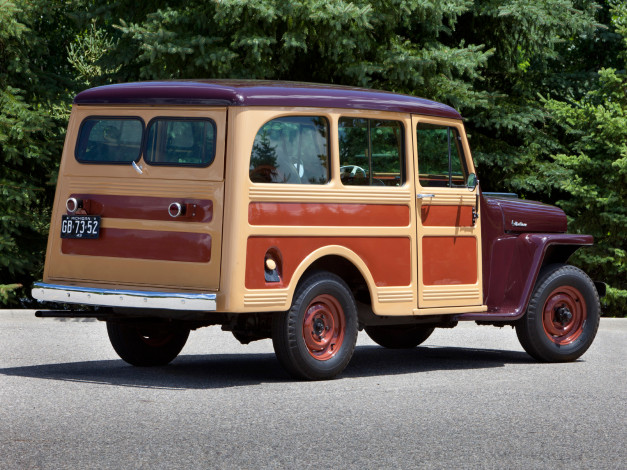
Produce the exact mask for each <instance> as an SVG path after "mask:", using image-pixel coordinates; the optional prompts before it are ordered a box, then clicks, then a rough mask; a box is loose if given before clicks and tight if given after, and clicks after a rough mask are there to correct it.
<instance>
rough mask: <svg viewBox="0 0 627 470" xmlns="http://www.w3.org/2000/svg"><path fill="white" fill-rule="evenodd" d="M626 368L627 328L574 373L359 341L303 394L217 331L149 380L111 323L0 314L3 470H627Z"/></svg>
mask: <svg viewBox="0 0 627 470" xmlns="http://www.w3.org/2000/svg"><path fill="white" fill-rule="evenodd" d="M626 355H627V319H606V318H604V319H602V320H601V326H600V329H599V333H598V335H597V338H596V340H595V342H594V344H593V345H592V347H591V348H590V350H589V351H588V352H587V353H586V354H585V355H584V356H583V357H582V358H581V359H580V360H578V361H576V362H573V363H566V364H540V363H537V362H535V361H534V360H532V359H531V358H530V357H529V356H527V354H526V353H525V352H524V351H523V350H522V348H521V347H520V345H519V344H518V340H517V338H516V334H515V332H514V331H513V330H512V329H511V328H509V327H506V328H494V327H486V326H476V325H475V324H474V323H467V324H461V325H460V326H458V327H457V328H454V329H451V330H436V332H435V333H434V334H433V335H432V336H431V337H430V338H429V339H428V340H427V341H426V342H425V343H424V345H423V346H421V347H418V348H416V349H413V350H409V351H392V350H386V349H383V348H380V347H378V346H376V345H375V344H374V343H373V342H372V341H371V340H370V339H369V338H368V337H367V336H366V334H365V333H364V332H361V333H360V334H359V340H358V346H357V349H356V351H355V355H354V356H353V360H352V362H351V363H350V364H349V366H348V368H347V369H346V370H345V372H344V373H343V374H342V375H341V376H340V377H339V378H338V379H336V380H331V381H326V382H299V381H294V380H292V379H290V378H289V377H288V376H287V374H286V373H285V372H284V371H283V370H282V369H281V367H280V366H279V363H278V361H277V360H276V359H275V357H274V353H273V350H272V343H271V341H269V340H264V341H259V342H255V343H251V344H250V345H247V346H243V345H240V344H239V343H238V342H237V341H236V340H235V339H234V338H233V337H232V336H231V335H230V334H229V333H225V332H222V331H220V329H219V328H218V327H211V328H204V329H201V330H198V331H194V332H192V333H191V335H190V339H189V341H188V343H187V345H186V346H185V348H184V349H183V352H182V353H181V355H180V356H179V357H178V358H177V359H176V360H175V361H174V362H173V363H172V364H170V365H169V366H167V367H159V368H148V369H146V368H135V367H132V366H129V365H127V364H126V363H124V362H122V361H121V360H120V359H119V358H118V357H117V356H116V354H115V352H114V351H113V349H112V348H111V346H110V344H109V341H108V338H107V333H106V327H105V324H104V323H101V322H98V321H95V320H92V321H81V320H71V321H70V320H66V321H60V320H55V319H37V318H35V317H34V313H33V312H32V311H11V310H0V469H57V468H58V469H66V468H67V469H90V468H102V469H115V468H120V469H122V468H123V469H129V468H145V469H160V468H168V469H169V468H177V469H178V468H180V469H187V468H192V469H195V468H199V469H206V468H233V469H235V468H251V469H252V468H254V469H257V468H290V469H291V468H299V469H300V468H316V469H324V468H351V469H352V468H358V469H364V468H399V469H413V468H419V469H423V468H445V469H449V468H464V469H466V468H470V469H472V468H494V469H497V468H498V469H501V468H524V469H532V468H533V469H537V468H550V469H561V468H564V469H578V468H581V469H589V468H612V469H625V468H627V447H626V444H627V387H626V385H627V362H626V360H625V357H626Z"/></svg>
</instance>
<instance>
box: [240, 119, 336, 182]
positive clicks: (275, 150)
mask: <svg viewBox="0 0 627 470" xmlns="http://www.w3.org/2000/svg"><path fill="white" fill-rule="evenodd" d="M328 168H329V123H328V121H327V119H326V118H324V117H321V116H286V117H281V118H277V119H273V120H272V121H269V122H267V123H265V124H264V125H263V126H261V129H259V131H258V132H257V135H256V136H255V141H254V143H253V150H252V152H251V154H250V167H249V175H250V180H251V181H252V182H254V183H287V184H324V183H326V182H327V181H329V170H328Z"/></svg>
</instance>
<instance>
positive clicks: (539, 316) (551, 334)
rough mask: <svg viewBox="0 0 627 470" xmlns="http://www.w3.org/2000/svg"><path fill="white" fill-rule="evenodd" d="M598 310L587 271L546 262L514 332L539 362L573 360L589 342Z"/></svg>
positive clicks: (593, 287) (593, 331)
mask: <svg viewBox="0 0 627 470" xmlns="http://www.w3.org/2000/svg"><path fill="white" fill-rule="evenodd" d="M600 310H601V308H600V305H599V296H598V293H597V290H596V288H595V286H594V283H593V282H592V280H591V279H590V278H589V277H588V276H587V275H586V273H584V272H583V271H582V270H580V269H578V268H576V267H574V266H569V265H563V264H554V265H549V266H547V267H546V268H544V269H543V270H542V271H541V273H540V275H539V276H538V280H537V282H536V287H535V288H534V291H533V294H532V296H531V300H530V301H529V306H528V307H527V312H526V313H525V316H524V317H522V318H521V319H520V320H519V321H518V323H517V324H516V334H517V336H518V339H519V340H520V344H521V345H522V347H523V348H524V349H525V351H527V353H529V355H531V356H532V357H534V358H535V359H537V360H539V361H543V362H565V361H574V360H575V359H577V358H578V357H580V356H581V355H582V354H583V353H584V352H586V350H587V349H588V348H589V347H590V345H591V344H592V341H593V340H594V337H595V336H596V332H597V329H598V328H599V318H600Z"/></svg>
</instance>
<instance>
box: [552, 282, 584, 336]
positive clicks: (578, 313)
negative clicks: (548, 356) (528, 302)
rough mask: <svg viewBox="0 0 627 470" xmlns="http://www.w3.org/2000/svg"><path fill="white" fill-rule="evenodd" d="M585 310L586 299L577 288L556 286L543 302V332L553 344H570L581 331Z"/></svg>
mask: <svg viewBox="0 0 627 470" xmlns="http://www.w3.org/2000/svg"><path fill="white" fill-rule="evenodd" d="M587 312H588V309H587V307H586V301H585V299H584V297H583V295H582V294H581V292H580V291H579V290H578V289H576V288H575V287H572V286H560V287H557V288H556V289H554V290H553V291H552V292H551V293H550V294H549V295H548V297H547V299H546V301H545V302H544V308H543V312H542V325H543V327H544V332H545V333H546V335H547V336H548V337H549V339H550V340H551V341H553V342H554V343H555V344H559V345H560V346H562V345H567V344H570V343H572V342H573V341H575V340H576V339H577V338H578V337H579V336H580V335H581V333H582V332H583V326H584V324H585V322H586V317H587Z"/></svg>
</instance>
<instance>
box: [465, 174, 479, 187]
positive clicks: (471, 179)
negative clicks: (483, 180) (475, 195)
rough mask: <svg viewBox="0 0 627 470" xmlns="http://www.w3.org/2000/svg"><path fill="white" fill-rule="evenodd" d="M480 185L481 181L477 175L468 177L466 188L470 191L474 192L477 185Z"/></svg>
mask: <svg viewBox="0 0 627 470" xmlns="http://www.w3.org/2000/svg"><path fill="white" fill-rule="evenodd" d="M478 184H479V180H478V179H477V175H475V174H474V173H471V174H469V175H468V179H467V180H466V187H467V188H468V191H474V190H475V188H476V187H477V185H478Z"/></svg>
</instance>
